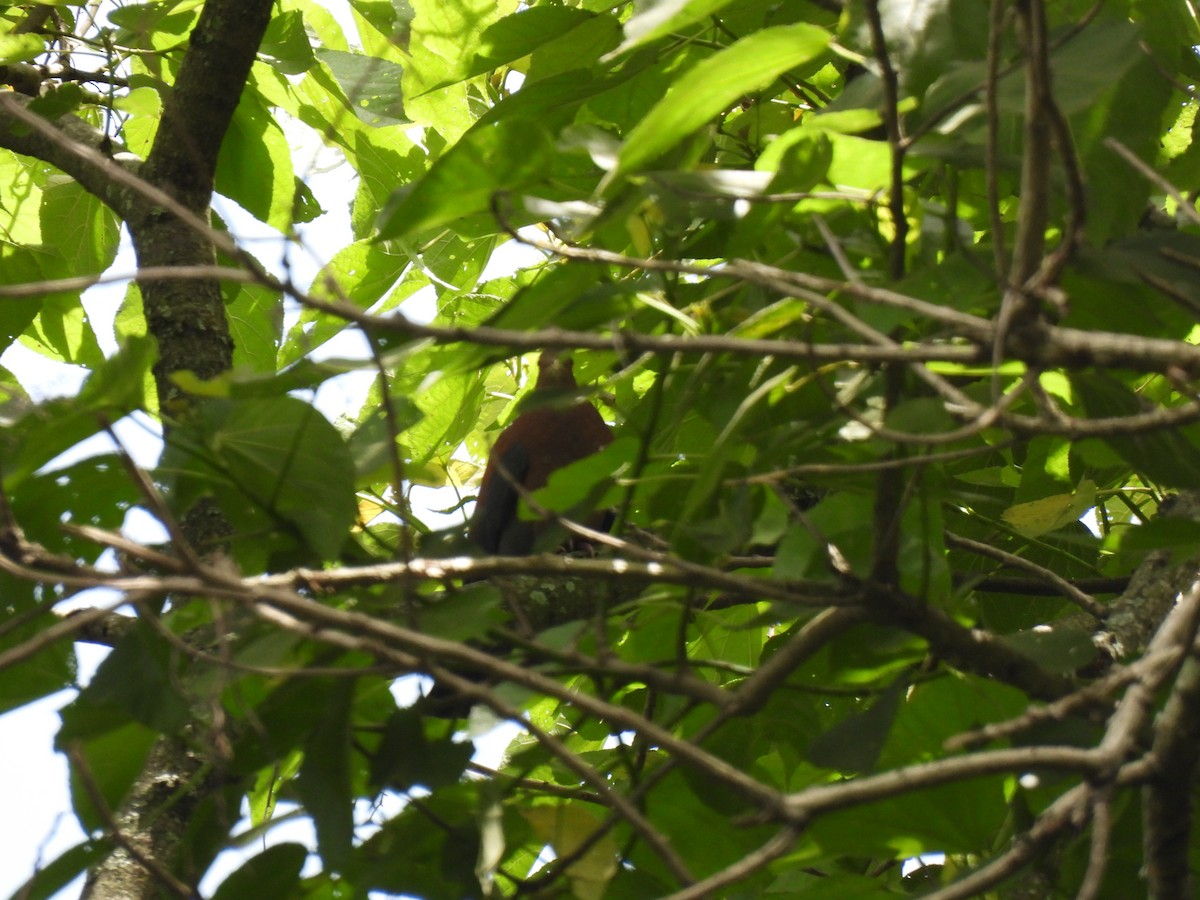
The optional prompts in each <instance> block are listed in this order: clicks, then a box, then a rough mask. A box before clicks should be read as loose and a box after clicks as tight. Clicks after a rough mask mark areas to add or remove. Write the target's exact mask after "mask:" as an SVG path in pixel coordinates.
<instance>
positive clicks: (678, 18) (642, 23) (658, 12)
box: [617, 0, 733, 53]
mask: <svg viewBox="0 0 1200 900" xmlns="http://www.w3.org/2000/svg"><path fill="white" fill-rule="evenodd" d="M732 2H733V0H660V2H658V3H647V4H644V5H640V7H639V9H638V10H637V12H635V14H634V15H633V16H632V17H630V19H629V20H628V21H627V22H626V23H625V41H624V42H623V43H622V44H621V46H620V47H618V48H617V53H627V52H628V51H630V50H632V49H633V48H634V47H639V46H641V45H642V44H648V43H649V42H650V41H655V40H658V39H659V38H660V37H665V36H666V35H668V34H672V33H674V32H679V31H684V30H686V29H687V27H688V26H689V25H694V24H696V23H697V22H703V21H705V20H706V19H708V18H709V16H712V15H714V14H715V13H717V12H718V11H720V10H721V9H723V8H724V7H726V6H729V5H730V3H732Z"/></svg>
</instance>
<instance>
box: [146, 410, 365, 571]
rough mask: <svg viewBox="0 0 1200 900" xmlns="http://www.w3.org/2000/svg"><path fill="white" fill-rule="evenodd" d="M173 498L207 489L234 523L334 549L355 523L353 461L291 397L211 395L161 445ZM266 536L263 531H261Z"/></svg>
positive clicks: (324, 551) (333, 434)
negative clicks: (221, 397)
mask: <svg viewBox="0 0 1200 900" xmlns="http://www.w3.org/2000/svg"><path fill="white" fill-rule="evenodd" d="M162 467H163V472H164V475H165V476H166V477H167V478H168V480H169V482H170V483H171V484H172V485H174V486H175V488H176V489H177V490H178V491H179V492H180V493H179V497H178V498H177V502H183V503H184V504H185V508H186V504H187V503H188V502H189V501H191V500H194V499H195V498H196V497H199V496H202V495H205V494H210V493H211V494H213V495H215V496H216V497H217V499H218V502H220V503H221V505H222V508H223V509H224V511H225V513H226V515H228V516H229V517H230V518H231V519H232V520H233V521H234V523H235V524H236V525H238V526H240V527H242V528H244V529H247V530H249V531H250V532H255V531H258V530H262V529H265V530H266V532H267V533H268V534H272V533H275V532H279V531H280V529H282V533H281V534H279V535H277V536H279V537H284V536H286V535H288V534H290V535H293V536H295V537H296V538H298V539H300V540H302V541H303V542H304V543H305V544H307V545H308V546H309V547H310V548H312V550H313V551H315V552H316V553H318V554H319V555H320V556H321V558H325V559H328V558H333V557H335V556H336V555H337V552H338V550H339V549H340V548H341V546H342V543H343V542H344V541H345V539H346V534H347V531H348V529H349V527H350V525H351V523H352V522H353V521H354V517H355V511H356V506H355V502H354V461H353V460H352V459H351V457H350V452H349V450H348V449H347V447H346V443H345V441H344V440H343V439H342V437H341V435H340V434H338V432H337V430H336V429H335V428H334V427H333V426H332V425H330V424H329V422H328V421H327V420H326V419H325V418H324V417H323V416H322V415H321V414H320V413H319V412H317V411H316V410H315V409H313V408H312V407H311V406H309V405H308V404H307V403H305V402H303V401H301V400H297V399H295V398H293V397H266V398H249V399H245V400H212V401H209V402H207V403H205V404H203V405H202V407H201V409H200V410H199V411H198V412H197V413H196V414H195V416H194V418H192V419H190V420H189V421H188V422H186V423H185V424H184V425H182V426H181V427H180V428H178V429H176V430H175V431H174V432H173V433H172V435H171V438H170V440H169V441H168V443H167V450H166V452H165V453H164V454H163V459H162ZM260 538H265V535H260Z"/></svg>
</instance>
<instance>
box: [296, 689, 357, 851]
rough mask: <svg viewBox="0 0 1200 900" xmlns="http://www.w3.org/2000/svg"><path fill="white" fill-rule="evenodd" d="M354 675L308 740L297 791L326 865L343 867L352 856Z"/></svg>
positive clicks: (335, 693) (336, 691)
mask: <svg viewBox="0 0 1200 900" xmlns="http://www.w3.org/2000/svg"><path fill="white" fill-rule="evenodd" d="M354 685H355V682H354V680H353V679H349V678H346V679H343V680H341V681H339V682H338V683H337V685H336V687H335V689H334V691H333V694H332V695H331V696H330V698H329V701H328V703H327V704H326V705H325V708H324V710H323V712H322V714H321V717H320V720H319V722H318V724H317V727H316V728H314V729H313V731H312V733H311V734H310V735H309V737H308V740H307V741H306V742H305V744H304V762H303V764H302V765H301V766H300V773H299V775H298V776H297V777H296V790H297V791H298V792H299V794H300V798H301V799H302V800H303V801H304V806H305V808H306V809H307V810H308V812H309V814H310V815H311V816H312V818H313V823H314V824H315V825H316V827H317V844H318V846H319V847H320V850H321V857H322V858H323V859H324V860H325V864H326V865H327V866H329V867H330V868H332V869H334V870H337V869H340V868H341V867H342V866H343V865H345V863H346V861H347V860H348V859H349V856H350V845H351V841H352V840H353V838H354V816H353V812H354V803H353V797H352V795H351V793H350V753H351V733H350V708H351V704H352V701H353V699H354Z"/></svg>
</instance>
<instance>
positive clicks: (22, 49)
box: [0, 34, 46, 66]
mask: <svg viewBox="0 0 1200 900" xmlns="http://www.w3.org/2000/svg"><path fill="white" fill-rule="evenodd" d="M45 52H46V40H45V38H43V37H42V36H41V35H40V34H0V66H8V65H12V64H13V63H18V62H28V61H29V60H31V59H37V57H38V56H40V55H41V54H43V53H45Z"/></svg>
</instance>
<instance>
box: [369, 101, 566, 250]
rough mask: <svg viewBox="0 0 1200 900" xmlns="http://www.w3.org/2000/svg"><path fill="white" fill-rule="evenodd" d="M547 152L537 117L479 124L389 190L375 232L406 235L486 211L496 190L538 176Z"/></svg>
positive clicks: (546, 137)
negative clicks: (414, 176)
mask: <svg viewBox="0 0 1200 900" xmlns="http://www.w3.org/2000/svg"><path fill="white" fill-rule="evenodd" d="M550 156H551V140H550V135H549V134H548V133H547V132H546V129H545V127H544V126H543V125H542V124H541V123H540V122H538V121H536V120H532V119H517V118H513V119H505V120H502V121H500V122H497V123H495V124H480V125H478V126H476V127H475V128H472V129H471V130H470V131H469V132H468V133H467V134H466V135H464V136H463V138H462V140H460V141H459V142H458V143H457V144H455V145H454V146H453V147H451V148H450V150H448V151H447V152H446V154H445V155H444V156H442V157H441V158H440V159H439V160H438V161H437V162H436V163H434V164H433V167H432V168H431V169H430V170H429V173H428V174H427V175H426V176H425V177H424V178H422V179H420V180H419V181H417V182H416V184H413V185H408V186H406V187H404V188H401V189H400V190H399V191H397V192H396V193H395V194H393V195H392V198H391V199H390V200H389V201H388V203H387V205H386V206H385V207H384V208H383V211H382V212H381V213H380V214H379V223H378V229H379V235H378V237H379V239H381V240H382V239H387V238H399V237H404V236H406V235H410V234H414V233H416V232H420V231H425V230H427V229H431V228H436V227H438V226H442V225H447V224H449V223H451V222H453V221H454V220H455V219H459V218H462V217H463V216H468V215H473V214H475V213H482V212H486V211H487V210H488V209H489V208H490V207H491V203H492V200H493V198H494V197H495V196H496V195H497V193H505V194H507V193H509V192H516V191H521V190H522V189H524V188H525V187H527V186H529V185H532V184H535V183H537V182H538V181H540V180H541V179H542V177H543V176H544V175H545V173H546V170H547V168H548V166H549V161H550Z"/></svg>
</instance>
